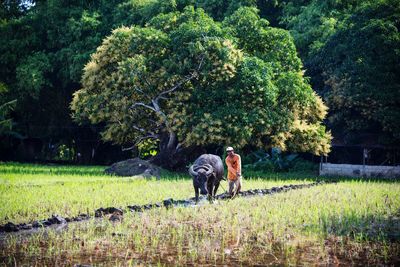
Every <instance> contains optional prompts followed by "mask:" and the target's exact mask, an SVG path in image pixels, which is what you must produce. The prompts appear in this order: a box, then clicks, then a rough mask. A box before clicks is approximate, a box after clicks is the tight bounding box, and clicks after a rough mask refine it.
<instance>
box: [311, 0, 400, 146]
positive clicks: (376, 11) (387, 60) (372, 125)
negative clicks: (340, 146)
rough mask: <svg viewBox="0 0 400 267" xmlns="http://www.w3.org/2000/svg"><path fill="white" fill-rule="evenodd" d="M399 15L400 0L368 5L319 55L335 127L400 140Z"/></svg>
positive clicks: (344, 25) (384, 139) (326, 95)
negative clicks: (399, 2)
mask: <svg viewBox="0 0 400 267" xmlns="http://www.w3.org/2000/svg"><path fill="white" fill-rule="evenodd" d="M399 19H400V5H399V4H398V1H382V2H378V3H375V4H369V5H364V6H362V7H361V8H360V9H358V10H357V12H355V13H354V14H353V15H352V16H351V17H349V18H348V19H347V20H345V21H344V22H343V25H342V27H341V28H340V29H339V30H338V31H337V32H336V33H335V34H334V35H332V36H331V37H330V38H329V40H328V41H327V43H326V45H325V46H324V47H323V48H322V49H321V50H320V51H319V52H318V53H317V54H316V57H315V64H317V65H320V66H321V67H322V69H323V70H324V73H323V75H322V77H323V79H324V80H325V83H326V85H327V88H326V93H325V98H326V100H327V103H328V104H329V106H330V109H331V115H330V116H329V121H330V125H331V127H332V128H338V129H340V130H341V132H343V131H345V133H347V134H351V133H352V132H353V133H360V132H361V133H373V134H377V135H378V137H379V138H378V140H377V142H380V143H392V144H394V143H398V142H399V141H400V127H399V123H398V121H399V120H400V109H399V107H400V102H399V101H400V90H399V88H400V79H399V77H400V72H399V66H400V51H399V49H398V47H400V33H399V31H398V26H399Z"/></svg>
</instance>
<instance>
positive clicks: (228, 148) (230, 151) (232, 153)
mask: <svg viewBox="0 0 400 267" xmlns="http://www.w3.org/2000/svg"><path fill="white" fill-rule="evenodd" d="M226 153H227V154H228V156H230V157H232V156H233V155H234V154H235V151H234V150H233V147H231V146H228V147H227V148H226Z"/></svg>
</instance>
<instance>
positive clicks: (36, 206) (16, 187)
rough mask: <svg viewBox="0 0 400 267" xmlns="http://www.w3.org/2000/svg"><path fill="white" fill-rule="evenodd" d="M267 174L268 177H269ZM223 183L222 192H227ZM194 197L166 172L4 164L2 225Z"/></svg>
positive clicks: (181, 178)
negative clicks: (150, 175) (129, 173)
mask: <svg viewBox="0 0 400 267" xmlns="http://www.w3.org/2000/svg"><path fill="white" fill-rule="evenodd" d="M266 177H268V178H269V179H266ZM247 178H251V179H245V180H244V183H243V190H248V189H256V188H270V187H273V186H279V185H283V184H290V183H292V184H296V183H306V182H309V181H311V178H308V179H307V178H305V177H304V180H303V178H301V179H299V180H289V179H286V180H281V179H279V176H276V175H275V174H270V175H266V176H264V177H262V178H261V177H258V178H252V177H247ZM227 186H228V185H227V182H225V181H223V182H222V183H221V186H220V189H219V191H218V193H223V192H225V191H226V190H227ZM193 196H194V192H193V186H192V181H191V179H190V177H189V176H188V175H187V174H171V173H165V174H164V175H163V176H162V178H161V179H160V180H156V179H142V178H137V177H116V176H110V175H105V174H104V167H99V166H97V167H75V166H45V165H32V164H18V163H12V164H5V163H2V164H0V224H4V223H6V222H8V221H11V222H14V223H23V222H31V221H33V220H39V219H45V218H48V217H50V216H51V215H52V214H58V215H61V216H64V217H74V216H77V215H79V214H80V213H89V214H91V215H93V214H94V210H95V209H98V208H100V207H110V206H114V207H121V208H124V207H126V206H127V205H143V204H148V203H155V202H161V201H162V200H164V199H167V198H173V199H186V198H190V197H193Z"/></svg>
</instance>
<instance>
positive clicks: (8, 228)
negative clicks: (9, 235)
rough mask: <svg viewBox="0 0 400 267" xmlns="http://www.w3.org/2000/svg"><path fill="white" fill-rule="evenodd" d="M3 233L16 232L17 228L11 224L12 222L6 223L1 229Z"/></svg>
mask: <svg viewBox="0 0 400 267" xmlns="http://www.w3.org/2000/svg"><path fill="white" fill-rule="evenodd" d="M2 228H3V229H2V230H3V231H4V232H18V231H19V226H18V225H15V224H13V223H12V222H8V223H6V224H5V225H3V227H2Z"/></svg>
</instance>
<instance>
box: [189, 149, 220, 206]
mask: <svg viewBox="0 0 400 267" xmlns="http://www.w3.org/2000/svg"><path fill="white" fill-rule="evenodd" d="M189 173H190V175H191V176H192V177H193V187H194V193H195V196H196V203H197V201H198V200H199V189H200V193H201V194H202V195H206V194H208V199H209V200H212V199H213V198H214V197H215V194H216V193H217V190H218V187H219V183H220V182H221V180H222V179H223V176H224V165H223V164H222V160H221V158H220V157H219V156H217V155H213V154H203V155H201V156H200V157H198V158H197V159H196V161H195V162H194V163H193V165H192V166H190V168H189Z"/></svg>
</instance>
